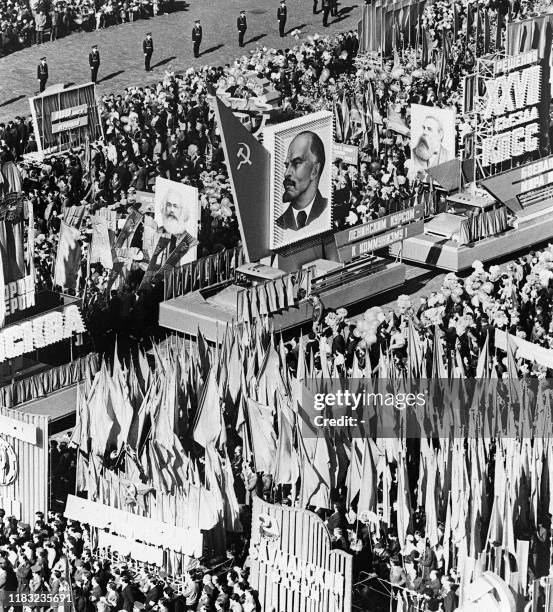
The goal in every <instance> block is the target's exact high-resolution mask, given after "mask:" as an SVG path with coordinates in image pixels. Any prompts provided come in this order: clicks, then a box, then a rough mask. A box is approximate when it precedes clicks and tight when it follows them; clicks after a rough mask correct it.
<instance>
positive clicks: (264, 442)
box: [248, 399, 277, 474]
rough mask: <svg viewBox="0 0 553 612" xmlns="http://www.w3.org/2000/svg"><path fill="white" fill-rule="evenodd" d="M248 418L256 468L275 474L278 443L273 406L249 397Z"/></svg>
mask: <svg viewBox="0 0 553 612" xmlns="http://www.w3.org/2000/svg"><path fill="white" fill-rule="evenodd" d="M248 418H249V421H250V433H251V437H252V446H253V454H254V460H255V468H256V470H257V471H258V472H264V473H265V474H273V473H274V469H275V460H276V451H277V444H276V434H275V430H274V428H273V411H272V408H270V407H269V406H265V405H264V404H260V403H258V402H256V401H254V400H252V399H248Z"/></svg>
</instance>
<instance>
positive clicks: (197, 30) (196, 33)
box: [192, 19, 202, 57]
mask: <svg viewBox="0 0 553 612" xmlns="http://www.w3.org/2000/svg"><path fill="white" fill-rule="evenodd" d="M192 42H193V43H194V57H200V45H201V44H202V26H201V25H200V20H199V19H196V21H194V27H193V28H192Z"/></svg>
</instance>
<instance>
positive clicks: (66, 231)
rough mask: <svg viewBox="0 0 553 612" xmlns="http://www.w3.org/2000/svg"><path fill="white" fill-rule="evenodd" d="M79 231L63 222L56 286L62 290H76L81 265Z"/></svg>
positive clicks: (57, 255)
mask: <svg viewBox="0 0 553 612" xmlns="http://www.w3.org/2000/svg"><path fill="white" fill-rule="evenodd" d="M79 238H80V232H79V230H78V229H76V228H74V227H71V226H70V225H67V223H65V222H63V221H62V222H61V229H60V238H59V242H58V250H57V254H56V268H55V271H54V285H58V286H59V287H61V288H62V289H75V285H76V282H77V274H78V272H79V266H80V265H81V244H80V242H79Z"/></svg>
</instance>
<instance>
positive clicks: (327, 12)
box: [323, 0, 330, 28]
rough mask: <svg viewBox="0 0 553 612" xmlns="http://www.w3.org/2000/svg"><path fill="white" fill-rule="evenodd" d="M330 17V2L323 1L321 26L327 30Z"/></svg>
mask: <svg viewBox="0 0 553 612" xmlns="http://www.w3.org/2000/svg"><path fill="white" fill-rule="evenodd" d="M329 15H330V0H323V26H324V27H325V28H328V16H329Z"/></svg>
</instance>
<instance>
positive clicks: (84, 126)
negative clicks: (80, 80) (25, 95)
mask: <svg viewBox="0 0 553 612" xmlns="http://www.w3.org/2000/svg"><path fill="white" fill-rule="evenodd" d="M29 105H30V107H31V116H32V119H33V128H34V133H35V138H36V142H37V148H38V153H39V155H41V156H43V155H46V154H50V153H58V152H61V151H66V150H69V149H71V148H73V147H76V146H80V145H85V143H87V142H92V141H95V140H98V139H99V138H102V137H103V135H104V133H103V128H102V122H101V120H100V112H99V110H98V105H97V103H96V90H95V85H94V83H87V84H85V85H76V86H75V87H68V88H66V89H60V90H59V91H54V92H52V93H47V92H46V93H43V94H41V95H39V96H35V97H34V98H29Z"/></svg>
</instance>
